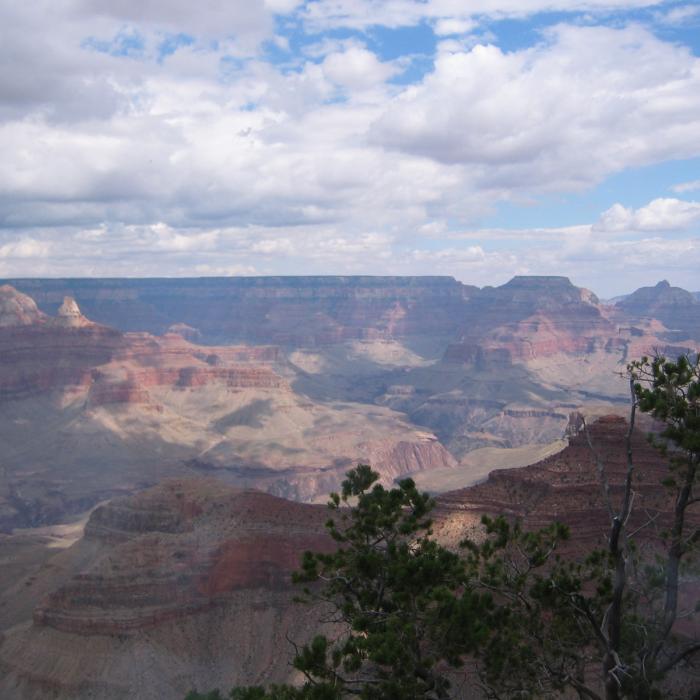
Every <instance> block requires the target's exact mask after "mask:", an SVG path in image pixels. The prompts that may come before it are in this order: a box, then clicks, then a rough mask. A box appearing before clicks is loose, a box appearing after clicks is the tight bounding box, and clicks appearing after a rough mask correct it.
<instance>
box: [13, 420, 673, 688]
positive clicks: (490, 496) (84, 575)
mask: <svg viewBox="0 0 700 700" xmlns="http://www.w3.org/2000/svg"><path fill="white" fill-rule="evenodd" d="M570 425H571V428H570V431H569V434H570V444H569V446H568V447H567V448H565V449H564V450H563V451H562V452H560V453H559V454H557V455H554V456H552V457H549V458H547V459H545V460H543V461H541V462H539V463H537V464H534V465H532V466H530V467H525V468H521V469H510V470H496V471H495V472H493V473H492V474H491V475H490V476H489V478H488V479H487V480H486V481H485V482H483V483H481V484H478V485H476V486H473V487H471V488H468V489H463V490H460V491H454V492H451V493H447V494H443V495H442V496H440V497H438V504H437V509H436V511H435V513H434V515H435V517H434V527H433V529H434V532H435V536H436V537H437V538H438V539H439V540H440V541H441V542H443V543H444V544H447V545H450V546H452V545H456V544H457V543H458V542H459V541H460V540H461V539H463V538H464V537H465V536H467V535H471V536H474V535H475V534H476V533H478V531H479V526H478V522H479V520H480V517H481V514H483V513H488V514H491V515H494V514H499V513H503V514H505V515H508V516H511V517H519V518H522V519H523V521H524V523H525V525H526V527H532V528H535V527H540V526H543V525H546V524H548V523H550V522H552V521H553V520H555V519H557V520H560V521H563V522H565V523H567V524H569V525H570V526H571V528H572V535H573V536H572V540H571V542H570V544H569V550H568V551H574V550H576V549H578V548H580V547H582V546H586V547H589V546H591V545H592V544H597V543H599V541H600V539H601V535H602V536H604V533H605V531H606V528H607V516H606V515H605V510H604V508H603V504H602V502H601V495H600V494H601V489H600V483H599V481H598V475H597V471H596V467H595V464H594V462H593V459H592V456H591V452H590V450H589V447H588V445H587V443H586V441H585V437H584V436H583V435H582V434H581V433H580V430H579V429H578V427H580V419H579V418H578V417H577V416H576V415H574V416H572V417H571V422H570ZM626 431H627V424H626V422H625V421H624V420H623V419H620V418H619V417H616V416H609V417H606V418H603V419H601V420H599V421H597V422H596V423H594V424H592V425H591V426H590V435H591V439H592V441H593V444H594V446H595V448H596V451H597V452H598V454H599V455H600V457H601V458H602V459H603V461H604V462H605V465H606V470H607V476H608V479H609V481H610V485H611V492H612V497H613V499H616V498H618V497H619V495H620V491H621V488H622V484H623V481H624V475H625V468H626V453H625V444H624V438H625V434H626ZM633 445H634V459H635V464H636V469H637V475H638V478H636V479H635V492H636V496H635V509H634V511H633V516H632V519H631V521H630V527H633V528H634V527H636V526H637V524H638V523H639V522H640V519H644V520H646V518H648V517H649V516H650V515H652V516H653V515H654V514H655V513H656V512H660V513H661V516H660V517H659V519H658V522H659V523H660V525H661V526H662V527H663V526H664V525H665V520H666V519H667V516H668V514H669V513H670V509H671V508H672V504H671V503H669V502H668V500H667V499H666V497H665V492H664V490H663V489H662V488H660V486H659V480H660V478H661V477H662V474H663V473H664V472H665V468H666V466H665V464H664V463H663V460H662V459H661V457H660V455H659V454H658V453H657V452H656V451H655V450H653V448H651V447H650V446H649V444H648V442H647V441H646V440H645V438H644V436H643V435H642V434H641V433H639V434H635V436H634V438H633ZM327 517H328V511H327V510H326V508H325V507H323V506H313V505H306V504H299V503H293V502H289V501H285V500H282V499H279V498H275V497H273V496H270V495H267V494H263V493H259V492H252V491H241V490H237V489H232V488H230V487H226V486H223V485H222V484H221V483H220V482H218V481H215V480H213V479H196V480H194V479H176V480H169V481H166V482H164V483H162V484H160V485H159V486H157V487H155V488H152V489H149V490H146V491H144V492H142V493H140V494H138V495H136V496H131V497H129V498H120V499H115V500H113V501H112V502H110V503H108V504H106V505H103V506H101V507H100V508H98V509H96V510H95V511H94V512H93V514H92V516H91V518H90V520H89V521H88V524H87V526H86V530H85V534H84V537H83V539H82V540H80V541H79V542H78V543H76V544H75V545H73V547H72V548H71V549H69V550H67V551H66V552H64V553H62V554H61V555H59V556H60V561H59V559H58V558H56V559H54V560H52V561H50V562H49V565H48V566H47V568H46V569H45V570H44V573H43V574H42V573H41V572H40V573H39V574H37V575H35V576H34V579H35V584H34V585H41V583H42V580H43V578H42V577H46V576H54V575H55V574H54V573H53V569H54V568H58V569H62V570H68V571H70V570H71V567H72V571H73V574H72V575H70V576H69V577H68V579H67V580H66V582H65V583H63V584H62V585H59V586H57V587H55V588H54V589H53V590H52V592H51V593H49V594H48V595H47V596H45V597H44V598H43V599H42V600H41V601H40V602H39V603H38V605H37V606H36V608H35V610H34V615H33V620H32V623H31V624H30V625H18V626H16V627H15V628H14V629H13V630H10V631H6V633H5V637H4V638H3V639H2V640H1V641H0V670H1V672H0V695H2V697H3V698H8V700H27V699H28V698H40V697H44V696H45V694H46V693H47V692H49V690H50V692H51V694H52V697H55V698H57V699H59V700H67V699H68V698H75V699H81V698H88V697H95V696H98V697H100V698H105V699H107V700H110V699H112V698H128V697H139V698H146V699H149V698H158V697H177V696H183V695H184V694H185V693H186V692H187V690H188V689H190V688H193V687H197V688H199V689H200V690H202V689H209V688H211V687H215V686H219V687H223V688H228V687H230V686H232V685H237V684H246V685H247V684H257V683H270V682H275V681H284V680H287V679H289V674H290V669H289V667H288V665H287V659H288V658H289V656H290V654H291V650H290V648H289V646H288V642H287V641H286V639H285V636H286V635H288V636H289V637H290V638H292V639H294V640H295V641H296V642H303V641H304V640H307V639H309V638H310V637H311V636H312V635H313V634H314V633H315V631H317V630H318V629H319V618H320V617H321V616H322V613H320V612H319V610H318V609H317V608H314V607H311V608H308V607H306V606H300V605H295V604H294V603H293V596H294V587H293V586H292V585H291V584H290V576H291V572H292V571H294V570H296V568H297V567H298V563H299V560H300V557H301V555H302V553H303V551H304V550H306V549H312V550H315V551H331V550H332V548H333V547H334V546H335V543H334V542H332V541H331V540H330V538H328V536H327V535H326V534H325V529H324V521H325V520H326V519H327ZM644 532H651V531H650V530H648V531H647V530H645V531H644ZM42 693H43V694H44V695H42Z"/></svg>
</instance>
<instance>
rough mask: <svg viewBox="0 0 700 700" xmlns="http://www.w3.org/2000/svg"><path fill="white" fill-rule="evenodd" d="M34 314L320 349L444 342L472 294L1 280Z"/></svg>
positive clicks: (469, 290) (419, 281)
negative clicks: (67, 313) (65, 304)
mask: <svg viewBox="0 0 700 700" xmlns="http://www.w3.org/2000/svg"><path fill="white" fill-rule="evenodd" d="M6 282H7V283H8V284H11V285H12V286H13V287H15V289H18V290H19V291H21V292H24V293H25V294H29V295H30V296H31V297H32V298H33V299H34V300H35V301H36V303H37V305H38V306H39V308H40V309H41V310H42V311H45V312H47V313H55V312H56V310H57V309H58V307H59V305H60V304H61V302H62V300H63V298H64V297H65V296H71V297H73V298H75V299H76V301H77V302H78V304H80V308H81V309H82V310H83V311H84V313H85V314H86V316H88V317H89V318H91V319H92V320H94V321H96V322H98V323H104V324H106V325H109V326H113V327H115V328H118V329H119V330H122V331H148V332H150V333H159V334H160V333H163V332H165V331H166V330H167V329H168V328H169V327H170V326H172V325H173V324H177V323H184V324H187V325H188V326H191V327H192V328H194V329H196V330H197V331H198V332H199V333H200V334H201V338H202V340H203V341H204V342H209V343H211V342H220V341H222V340H225V341H229V340H251V341H258V342H274V343H282V344H287V345H324V344H329V343H335V342H341V341H344V340H353V339H363V338H370V339H371V338H381V337H386V336H388V335H392V336H405V335H415V334H421V333H433V334H435V333H436V334H440V335H450V334H452V333H454V332H455V331H456V328H457V323H458V317H459V312H460V310H461V309H462V307H463V305H464V303H465V300H467V299H468V298H469V297H470V296H471V295H472V294H473V293H474V292H475V291H476V290H477V288H476V287H472V286H469V285H464V284H462V283H460V282H457V280H455V279H454V278H452V277H337V276H336V277H206V278H189V279H18V280H7V281H6Z"/></svg>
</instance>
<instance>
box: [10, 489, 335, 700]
mask: <svg viewBox="0 0 700 700" xmlns="http://www.w3.org/2000/svg"><path fill="white" fill-rule="evenodd" d="M326 519H327V511H326V509H325V507H323V506H311V505H301V504H297V503H292V502H289V501H284V500H282V499H279V498H275V497H273V496H269V495H266V494H263V493H257V492H251V491H240V490H236V489H232V488H230V487H225V486H223V485H222V484H221V483H220V482H218V481H215V480H211V479H198V480H171V481H167V482H165V483H163V484H161V485H160V486H158V487H156V488H154V489H151V490H148V491H145V492H143V493H141V494H139V495H137V496H134V497H130V498H128V499H117V500H115V501H113V502H112V503H109V504H107V505H104V506H101V507H100V508H98V509H97V510H96V511H95V512H94V513H93V514H92V516H91V518H90V520H89V521H88V525H87V528H86V532H85V536H84V538H83V540H81V541H80V542H78V543H77V544H76V545H74V547H73V548H72V550H73V551H70V550H69V551H67V552H66V553H65V554H64V555H62V557H63V564H62V565H63V566H68V565H69V560H70V558H71V557H72V559H73V560H74V561H75V562H76V563H77V562H78V561H82V569H83V570H82V571H81V572H79V573H78V572H76V573H75V575H74V576H73V577H72V578H70V580H68V581H67V582H66V583H65V584H63V585H61V586H59V587H58V588H57V589H56V590H54V591H53V592H52V593H50V594H49V595H48V596H46V597H45V598H44V599H43V600H42V601H41V603H40V604H39V605H38V606H37V607H36V609H35V611H34V615H33V621H32V624H31V626H29V627H27V626H26V625H22V626H20V627H18V628H17V629H16V630H15V631H13V632H11V633H9V634H7V635H6V637H5V639H4V640H2V642H1V643H0V669H1V672H0V694H1V695H2V697H3V698H8V700H10V699H14V698H31V697H41V696H42V694H44V695H45V694H46V693H47V692H50V693H51V695H52V696H53V697H56V698H66V699H67V698H72V699H75V698H86V697H91V696H99V697H100V698H105V699H111V698H125V697H139V698H157V697H169V696H172V697H179V696H184V694H186V692H187V691H188V690H189V689H191V688H194V687H200V688H210V687H211V686H212V685H214V686H216V685H219V686H221V687H230V686H231V685H235V684H238V683H248V682H251V681H253V680H257V681H258V682H262V681H265V682H269V681H270V680H278V681H282V680H285V679H287V678H288V677H289V674H290V668H289V666H288V662H287V653H286V644H287V643H286V642H285V635H286V634H289V635H290V636H292V637H293V638H294V639H296V640H303V639H307V638H308V637H309V635H310V634H311V633H312V632H313V630H314V629H316V628H317V625H318V620H317V611H312V610H310V609H307V608H305V607H304V606H298V605H294V604H293V596H294V593H295V589H294V588H293V587H292V585H291V572H292V571H294V570H296V569H297V568H298V565H299V561H300V558H301V555H302V554H303V552H304V551H305V550H307V549H312V550H314V551H324V550H325V551H329V550H330V549H331V548H333V547H334V546H335V544H334V543H333V541H332V540H331V539H330V537H328V536H327V535H326V534H325V529H324V526H323V524H324V522H325V520H326ZM86 557H87V559H86ZM38 578H39V579H40V578H41V576H39V577H38ZM38 584H39V581H38V580H37V581H36V584H35V585H38ZM312 612H313V615H312Z"/></svg>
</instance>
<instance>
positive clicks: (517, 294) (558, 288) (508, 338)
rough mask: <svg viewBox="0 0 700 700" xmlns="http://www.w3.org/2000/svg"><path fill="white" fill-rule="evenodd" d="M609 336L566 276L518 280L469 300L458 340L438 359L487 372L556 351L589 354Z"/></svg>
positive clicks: (610, 327) (594, 306) (609, 328)
mask: <svg viewBox="0 0 700 700" xmlns="http://www.w3.org/2000/svg"><path fill="white" fill-rule="evenodd" d="M615 335H616V329H615V325H614V324H613V323H612V322H611V321H610V320H609V319H608V318H607V317H606V315H605V313H604V309H603V307H602V306H601V305H600V303H599V301H598V298H597V297H596V296H595V295H594V294H593V293H592V292H590V291H588V290H586V289H581V288H579V287H575V286H574V285H573V284H571V282H570V280H569V279H568V278H566V277H525V276H520V277H514V278H513V279H512V280H511V281H510V282H508V283H507V284H504V285H503V286H501V287H496V288H494V287H485V288H483V289H481V290H479V291H478V292H475V293H474V294H473V295H472V296H471V297H470V298H469V300H468V302H467V303H466V304H465V312H464V314H463V316H462V331H461V337H460V338H459V339H458V340H457V342H455V343H453V344H451V345H450V346H448V348H447V350H446V352H445V356H444V359H445V361H447V362H460V363H467V364H474V365H476V366H477V367H478V368H479V369H488V368H492V367H498V366H508V365H509V364H511V363H513V362H527V361H529V360H533V359H535V358H541V357H549V356H552V355H556V354H559V353H568V354H585V353H590V352H593V351H594V350H595V349H596V347H599V346H603V345H604V344H605V342H606V341H607V340H608V339H609V338H610V336H613V337H614V336H615Z"/></svg>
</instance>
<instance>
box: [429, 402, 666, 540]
mask: <svg viewBox="0 0 700 700" xmlns="http://www.w3.org/2000/svg"><path fill="white" fill-rule="evenodd" d="M569 425H570V428H569V430H568V431H567V433H568V435H569V445H568V447H566V448H565V449H564V450H562V451H561V452H559V453H557V454H555V455H553V456H551V457H548V458H546V459H545V460H543V461H541V462H538V463H537V464H533V465H531V466H529V467H522V468H519V469H497V470H495V471H492V472H491V473H490V474H489V477H488V479H486V481H484V482H483V483H480V484H477V485H475V486H472V487H469V488H467V489H463V490H461V491H454V492H451V493H448V494H443V495H441V496H440V497H439V499H438V500H439V504H440V505H439V508H440V521H441V523H442V525H441V526H440V528H438V530H437V532H438V533H440V532H441V531H442V532H443V536H444V537H448V533H449V532H453V533H454V532H456V531H459V528H460V523H462V524H463V525H464V526H465V527H466V526H473V525H474V523H475V522H478V518H479V516H480V514H482V513H487V514H504V515H507V516H509V517H513V518H518V519H520V520H522V521H523V523H524V524H525V526H526V527H530V528H538V527H543V526H545V525H547V524H548V523H551V522H552V521H553V520H558V521H560V522H563V523H565V524H566V525H568V526H569V527H570V528H571V532H572V533H573V537H572V540H573V542H574V545H573V546H579V545H581V544H586V545H591V544H593V543H599V541H601V540H602V539H604V537H605V533H606V532H607V529H608V528H609V519H608V515H607V512H606V509H605V505H604V502H603V497H602V486H601V483H600V477H599V474H598V471H597V465H596V458H595V456H594V454H593V453H592V452H591V449H590V447H589V445H588V441H587V438H586V435H585V434H584V433H583V432H582V431H581V429H580V428H581V422H580V418H579V417H578V416H577V414H573V415H572V416H571V421H570V424H569ZM627 429H628V424H627V422H626V421H625V419H624V418H622V417H620V416H612V415H611V416H606V417H603V418H600V419H599V420H597V421H596V422H594V423H593V424H592V425H590V426H589V434H590V438H591V442H592V444H593V446H594V449H595V451H596V454H597V455H598V456H599V457H600V459H601V461H602V463H603V464H604V465H605V471H606V477H607V479H608V482H609V484H610V494H611V498H612V501H613V503H618V502H619V501H620V498H621V494H622V489H623V485H624V481H625V475H626V470H627V454H626V450H625V436H626V433H627ZM632 448H633V455H634V465H635V480H634V492H635V501H634V508H633V511H632V516H631V518H630V528H631V529H635V528H636V527H638V526H640V525H642V524H643V523H646V522H647V521H648V519H649V518H650V517H652V516H653V517H655V518H656V517H657V516H654V513H657V512H658V513H660V514H661V515H660V516H659V517H658V520H656V524H655V527H654V528H651V530H650V536H652V535H653V533H656V532H658V531H659V528H663V527H664V526H666V525H668V518H669V517H670V514H671V513H672V509H673V504H672V502H671V501H670V500H669V499H668V497H667V495H666V492H665V490H664V489H663V488H662V487H661V485H660V484H661V481H662V479H663V478H664V476H665V475H667V474H668V463H667V461H666V459H665V458H664V457H663V456H662V455H661V454H660V453H659V452H658V451H657V450H656V449H654V448H653V447H652V446H651V445H650V444H649V442H648V441H647V439H646V436H645V435H644V434H643V433H642V432H641V431H639V430H637V431H635V433H634V436H633V440H632Z"/></svg>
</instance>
